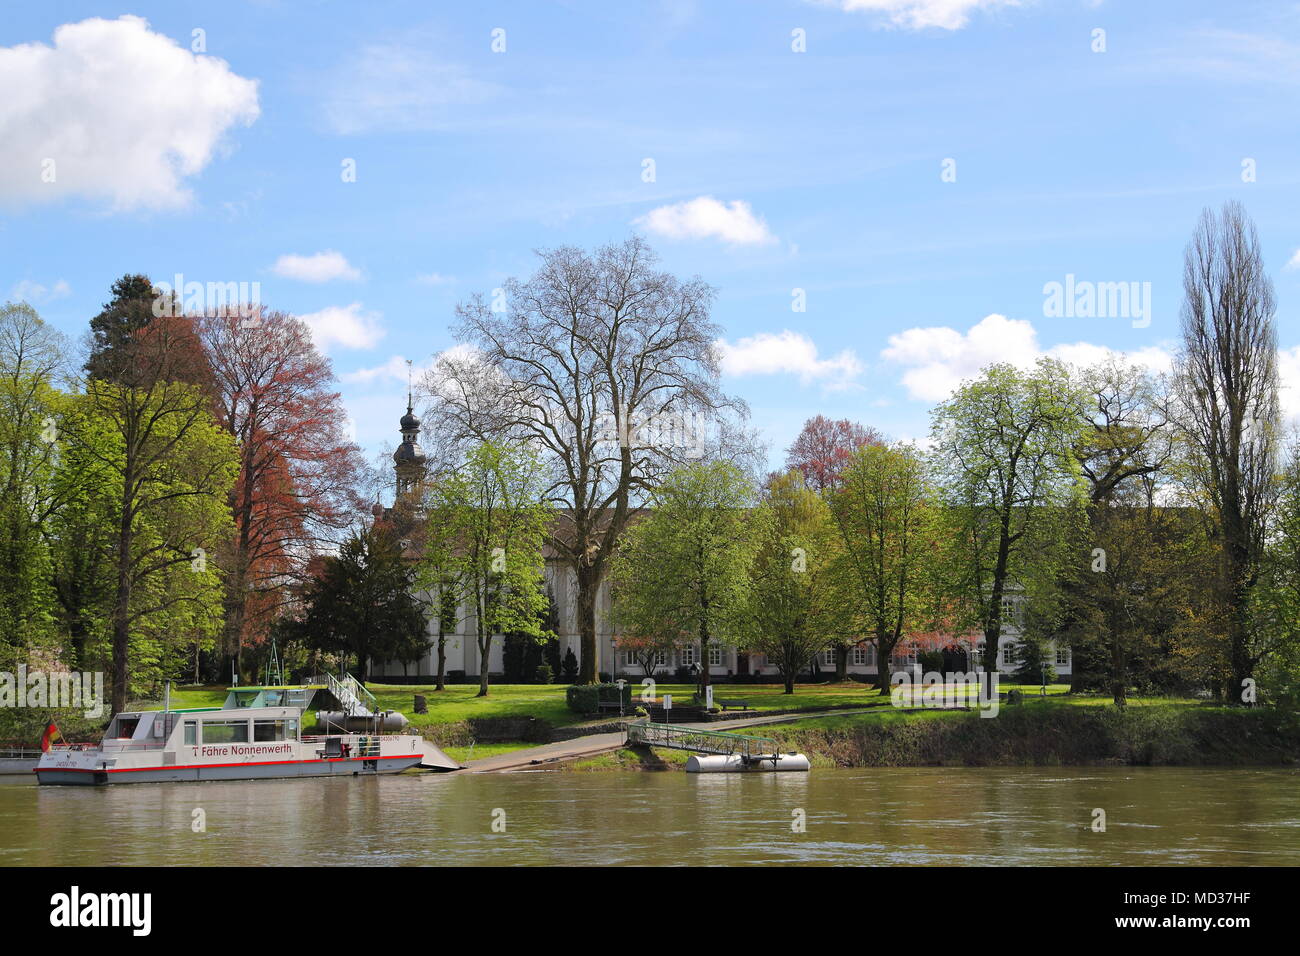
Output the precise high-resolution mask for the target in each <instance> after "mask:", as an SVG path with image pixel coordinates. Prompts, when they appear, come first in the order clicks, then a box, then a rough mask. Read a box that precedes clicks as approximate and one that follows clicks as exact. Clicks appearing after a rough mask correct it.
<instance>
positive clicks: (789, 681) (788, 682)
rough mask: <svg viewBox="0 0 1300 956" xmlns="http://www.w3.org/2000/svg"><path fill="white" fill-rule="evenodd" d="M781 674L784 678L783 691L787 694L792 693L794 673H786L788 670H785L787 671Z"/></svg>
mask: <svg viewBox="0 0 1300 956" xmlns="http://www.w3.org/2000/svg"><path fill="white" fill-rule="evenodd" d="M781 676H782V677H783V678H784V679H785V693H787V694H793V693H794V674H791V673H788V672H787V673H785V674H782V675H781Z"/></svg>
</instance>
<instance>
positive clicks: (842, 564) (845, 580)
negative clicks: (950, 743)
mask: <svg viewBox="0 0 1300 956" xmlns="http://www.w3.org/2000/svg"><path fill="white" fill-rule="evenodd" d="M827 501H828V502H829V505H830V514H831V516H832V520H833V525H834V529H835V531H836V534H837V538H838V542H837V544H838V547H837V550H836V554H835V557H834V560H833V564H832V568H833V581H834V588H835V592H836V594H837V603H838V604H839V606H841V607H843V608H844V609H845V610H846V614H845V618H846V620H845V621H844V624H845V625H847V626H844V627H840V628H837V629H836V633H838V634H843V633H845V632H846V631H847V632H849V633H856V634H859V635H864V636H865V635H870V637H871V639H872V640H874V642H875V645H876V661H877V667H876V672H877V686H878V687H879V688H880V692H881V693H882V694H887V693H889V667H888V661H889V659H890V657H891V656H892V655H893V654H894V651H895V649H896V648H897V647H898V646H899V644H900V643H901V642H902V641H903V639H904V638H905V637H906V636H908V635H910V634H913V633H916V632H920V631H923V630H926V629H927V628H931V627H934V626H935V617H936V609H937V607H938V606H939V604H940V602H941V597H940V594H939V593H938V588H937V587H936V582H937V581H938V580H939V578H938V577H936V572H939V571H941V567H940V565H941V563H942V561H943V560H944V557H943V556H944V554H945V552H944V549H942V548H941V547H940V543H939V525H938V516H937V513H936V505H937V502H936V494H935V490H934V489H933V488H932V487H931V485H930V483H929V480H928V478H927V475H926V469H925V463H924V462H923V460H922V459H921V457H920V455H919V454H917V452H916V450H915V449H914V448H912V447H911V446H908V445H894V446H885V445H864V446H862V447H861V448H859V449H858V450H857V452H855V453H854V454H853V456H852V457H851V458H850V459H849V462H848V464H847V466H846V467H845V468H844V469H843V471H842V475H841V479H840V482H839V486H838V487H837V488H835V489H834V490H833V491H831V493H830V494H829V495H828V496H827ZM848 647H849V644H848V642H845V641H843V640H841V641H840V642H839V643H837V644H836V652H837V653H836V672H837V673H836V677H837V679H838V680H843V679H844V677H845V671H844V669H845V665H846V663H847V652H848Z"/></svg>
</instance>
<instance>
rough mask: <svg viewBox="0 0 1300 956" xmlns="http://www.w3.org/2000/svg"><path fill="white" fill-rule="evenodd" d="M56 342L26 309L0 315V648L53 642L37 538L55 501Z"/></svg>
mask: <svg viewBox="0 0 1300 956" xmlns="http://www.w3.org/2000/svg"><path fill="white" fill-rule="evenodd" d="M63 363H64V344H63V340H62V337H61V336H60V335H59V334H58V333H57V332H55V331H54V330H53V329H51V328H50V327H49V326H48V325H46V324H45V323H44V322H43V321H41V318H40V316H39V315H37V314H36V311H35V310H34V309H33V308H31V306H29V305H27V304H26V303H23V304H19V305H14V304H12V303H6V304H5V305H4V306H3V308H0V649H3V648H19V647H23V646H31V645H33V644H36V643H39V642H40V641H41V640H42V639H43V638H44V639H49V638H52V637H53V633H54V626H55V619H56V608H57V602H56V600H55V594H54V591H53V588H52V579H53V561H52V556H51V553H50V547H49V543H48V541H47V539H46V537H45V535H44V534H43V530H44V529H45V527H46V525H47V523H48V521H49V519H50V517H51V516H52V515H53V514H54V512H55V510H56V509H57V507H58V504H59V501H60V498H61V496H60V495H59V493H58V492H59V488H58V485H57V483H56V482H55V480H54V476H55V465H56V462H57V459H58V456H57V451H56V449H57V439H58V420H59V419H60V418H61V417H62V415H63V414H64V412H65V410H66V406H67V398H66V396H64V395H63V394H62V393H60V392H59V391H58V390H57V387H56V377H57V376H58V375H59V374H60V372H61V371H62V369H63Z"/></svg>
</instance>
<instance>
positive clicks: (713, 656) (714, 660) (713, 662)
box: [709, 647, 722, 667]
mask: <svg viewBox="0 0 1300 956" xmlns="http://www.w3.org/2000/svg"><path fill="white" fill-rule="evenodd" d="M709 666H710V667H721V666H722V648H721V647H710V648H709Z"/></svg>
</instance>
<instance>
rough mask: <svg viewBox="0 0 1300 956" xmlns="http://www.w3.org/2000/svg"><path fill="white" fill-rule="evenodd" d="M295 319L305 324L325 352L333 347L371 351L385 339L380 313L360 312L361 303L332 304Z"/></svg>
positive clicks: (313, 338) (318, 345)
mask: <svg viewBox="0 0 1300 956" xmlns="http://www.w3.org/2000/svg"><path fill="white" fill-rule="evenodd" d="M298 318H300V319H302V320H303V321H304V322H306V323H307V327H308V328H309V329H311V337H312V341H314V342H315V343H316V347H317V348H318V349H320V350H321V351H322V352H328V351H330V350H331V348H333V347H334V346H336V345H337V346H341V347H342V348H345V349H369V348H374V347H375V345H377V344H378V342H379V340H380V339H382V338H383V337H384V328H383V325H382V324H381V323H380V315H379V313H378V312H365V311H363V310H362V308H361V303H360V302H353V303H352V304H351V305H345V306H339V305H331V306H328V307H327V308H324V309H321V310H320V311H319V312H309V313H307V314H306V315H300V316H298Z"/></svg>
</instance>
